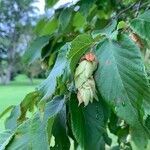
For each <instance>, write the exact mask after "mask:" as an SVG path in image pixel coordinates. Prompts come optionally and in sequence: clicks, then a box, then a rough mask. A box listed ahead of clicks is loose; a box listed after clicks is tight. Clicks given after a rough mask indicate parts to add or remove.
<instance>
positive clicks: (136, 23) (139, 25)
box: [130, 10, 150, 41]
mask: <svg viewBox="0 0 150 150" xmlns="http://www.w3.org/2000/svg"><path fill="white" fill-rule="evenodd" d="M130 26H131V28H132V30H133V31H134V32H136V33H137V34H138V35H139V36H141V37H142V38H143V39H146V40H149V41H150V10H147V11H145V12H144V13H143V14H140V15H139V16H138V17H137V18H135V19H133V20H132V21H131V22H130Z"/></svg>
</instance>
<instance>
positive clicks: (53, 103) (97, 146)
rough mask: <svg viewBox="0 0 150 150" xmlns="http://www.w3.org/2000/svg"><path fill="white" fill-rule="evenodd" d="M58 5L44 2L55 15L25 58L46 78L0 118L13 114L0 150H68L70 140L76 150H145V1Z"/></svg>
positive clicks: (42, 25)
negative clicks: (36, 63) (37, 65)
mask: <svg viewBox="0 0 150 150" xmlns="http://www.w3.org/2000/svg"><path fill="white" fill-rule="evenodd" d="M57 2H58V1H57V0H53V1H51V0H47V1H46V8H47V9H48V8H51V10H53V11H54V15H53V16H51V17H50V18H49V16H48V15H47V16H45V17H43V18H42V19H41V20H40V21H39V23H38V24H37V26H36V28H35V32H36V34H37V36H38V37H37V39H35V40H34V41H33V42H32V43H31V45H30V47H29V49H28V50H27V51H26V53H25V55H24V61H27V62H28V63H32V62H34V61H35V60H36V59H38V58H40V59H41V64H42V66H43V67H44V68H45V69H46V72H47V78H46V79H45V80H44V82H43V83H41V85H40V86H39V87H38V88H37V89H36V90H35V91H33V92H31V93H29V94H28V95H26V97H25V98H24V99H23V101H22V102H21V104H20V105H18V106H15V107H11V108H7V109H6V110H5V111H4V112H3V113H2V114H1V115H0V116H3V115H4V114H5V112H7V111H8V110H10V109H12V111H11V115H10V116H9V117H8V119H7V120H6V123H5V126H6V129H7V131H5V132H3V133H2V134H1V135H2V136H0V141H2V142H1V143H0V144H1V145H0V146H1V149H10V150H11V149H12V150H13V149H19V148H21V149H30V148H32V149H33V150H34V149H35V150H40V149H44V150H49V149H52V150H69V149H70V139H72V140H73V141H74V144H73V145H74V148H75V149H78V148H79V149H81V150H91V149H93V150H103V149H124V150H126V149H129V150H130V149H133V150H146V149H147V150H149V149H150V147H149V146H150V145H149V140H150V126H149V123H150V120H149V119H150V111H149V108H150V87H149V86H150V85H149V80H148V74H147V72H146V70H145V65H144V61H143V60H144V57H145V55H146V52H147V51H148V50H149V42H150V36H149V35H150V34H149V32H150V10H149V7H150V6H149V5H150V4H149V1H147V0H143V1H138V0H130V1H126V0H119V1H118V0H113V1H112V0H108V1H103V0H80V1H76V2H74V3H73V2H70V3H67V4H64V5H62V6H61V7H56V6H57V4H58V3H57ZM55 4H56V5H55ZM147 71H148V67H147ZM35 107H36V109H35V110H34V108H35ZM29 112H33V115H28V114H29ZM8 130H9V131H8ZM112 134H113V135H115V137H117V141H116V143H115V144H113V143H114V142H113V141H114V138H112ZM52 137H54V138H55V144H53V145H52V140H51V139H52ZM113 137H114V136H113Z"/></svg>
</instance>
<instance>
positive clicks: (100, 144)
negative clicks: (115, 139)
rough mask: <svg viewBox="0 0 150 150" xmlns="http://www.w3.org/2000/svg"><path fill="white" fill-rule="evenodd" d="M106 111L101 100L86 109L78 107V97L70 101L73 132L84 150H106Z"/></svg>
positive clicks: (73, 97)
mask: <svg viewBox="0 0 150 150" xmlns="http://www.w3.org/2000/svg"><path fill="white" fill-rule="evenodd" d="M106 111H107V109H106V108H105V107H104V105H103V104H102V102H101V99H99V102H96V101H95V102H94V103H92V104H91V103H90V104H89V105H88V106H86V107H83V106H80V107H79V106H78V100H77V98H76V96H74V95H73V96H72V98H71V99H70V113H71V125H72V131H73V134H74V136H75V138H76V140H77V141H78V143H79V144H80V146H81V149H82V150H91V149H93V150H103V149H105V148H104V146H105V141H104V136H105V135H106V129H105V121H106V120H107V116H106V114H105V113H106Z"/></svg>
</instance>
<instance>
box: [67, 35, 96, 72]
mask: <svg viewBox="0 0 150 150" xmlns="http://www.w3.org/2000/svg"><path fill="white" fill-rule="evenodd" d="M93 43H94V40H93V39H92V37H91V36H90V35H89V34H81V35H79V36H77V37H76V38H75V39H74V40H73V41H72V42H71V49H70V51H69V53H68V55H67V56H68V59H69V60H70V69H71V71H72V73H73V72H74V69H75V67H76V65H77V63H78V62H79V60H80V58H81V57H82V55H83V54H84V53H85V52H86V51H87V50H90V46H92V44H93Z"/></svg>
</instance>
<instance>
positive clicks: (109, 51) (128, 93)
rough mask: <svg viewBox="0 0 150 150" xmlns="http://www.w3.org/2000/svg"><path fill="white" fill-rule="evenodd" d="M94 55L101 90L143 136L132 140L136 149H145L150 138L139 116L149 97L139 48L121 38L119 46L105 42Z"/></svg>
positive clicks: (127, 39) (104, 96)
mask: <svg viewBox="0 0 150 150" xmlns="http://www.w3.org/2000/svg"><path fill="white" fill-rule="evenodd" d="M95 53H96V56H97V60H98V61H99V67H98V70H97V72H96V74H95V80H96V84H97V86H98V90H99V91H100V93H101V94H102V96H103V98H104V99H105V100H106V101H107V102H108V103H110V104H111V105H112V106H113V108H114V109H115V111H116V113H117V115H118V116H119V117H121V118H122V119H124V120H125V121H126V122H127V123H128V124H130V125H131V126H132V127H133V128H134V129H135V130H134V133H137V134H141V136H139V135H138V136H133V137H134V142H135V143H136V144H137V146H138V147H139V148H143V147H144V146H145V145H146V144H147V135H146V132H145V129H144V128H143V123H142V121H141V120H140V118H141V117H142V116H139V114H140V112H139V110H140V109H141V108H140V107H141V103H140V102H141V101H142V100H143V98H144V97H147V98H149V97H150V93H149V88H148V81H147V78H146V73H145V70H144V65H143V63H142V59H141V55H140V50H139V48H138V47H137V46H136V45H135V43H133V42H132V41H131V40H130V39H129V38H128V37H127V36H125V35H122V36H120V38H119V41H118V42H114V41H112V40H110V39H106V40H104V41H103V42H101V43H99V45H98V46H97V48H96V52H95ZM138 130H139V131H140V132H139V131H138ZM136 137H138V138H140V140H139V139H138V138H137V139H136Z"/></svg>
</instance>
